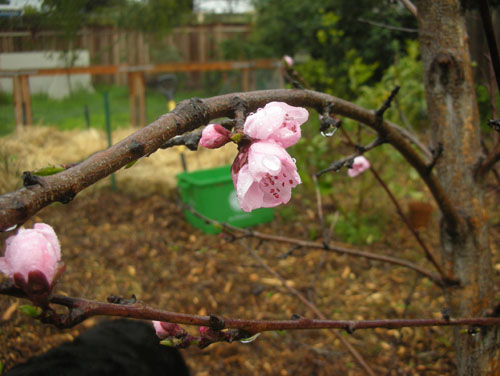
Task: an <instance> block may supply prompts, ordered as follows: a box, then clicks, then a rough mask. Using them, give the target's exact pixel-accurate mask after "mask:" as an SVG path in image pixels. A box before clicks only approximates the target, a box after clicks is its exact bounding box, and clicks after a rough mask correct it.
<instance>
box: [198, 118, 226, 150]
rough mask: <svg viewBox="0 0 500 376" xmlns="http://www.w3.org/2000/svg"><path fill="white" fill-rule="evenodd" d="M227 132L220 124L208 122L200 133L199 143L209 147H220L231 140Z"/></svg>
mask: <svg viewBox="0 0 500 376" xmlns="http://www.w3.org/2000/svg"><path fill="white" fill-rule="evenodd" d="M229 133H231V132H229V131H228V130H227V129H226V128H224V127H223V126H222V125H220V124H208V125H207V126H206V127H205V129H203V132H202V134H201V139H200V145H201V146H203V147H206V148H209V149H216V148H220V147H221V146H222V145H225V144H227V143H228V142H229V141H231V139H230V138H229Z"/></svg>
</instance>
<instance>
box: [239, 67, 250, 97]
mask: <svg viewBox="0 0 500 376" xmlns="http://www.w3.org/2000/svg"><path fill="white" fill-rule="evenodd" d="M249 72H250V69H249V68H243V69H242V70H241V91H243V92H245V91H248V76H249V74H248V73H249Z"/></svg>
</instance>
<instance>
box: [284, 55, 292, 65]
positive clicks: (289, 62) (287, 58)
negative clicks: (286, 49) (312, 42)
mask: <svg viewBox="0 0 500 376" xmlns="http://www.w3.org/2000/svg"><path fill="white" fill-rule="evenodd" d="M283 60H284V61H285V63H286V64H287V65H288V66H289V67H293V59H292V57H291V56H288V55H285V56H283Z"/></svg>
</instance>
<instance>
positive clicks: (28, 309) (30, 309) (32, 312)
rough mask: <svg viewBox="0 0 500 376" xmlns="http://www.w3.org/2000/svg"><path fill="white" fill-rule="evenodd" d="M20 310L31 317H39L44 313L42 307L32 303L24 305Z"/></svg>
mask: <svg viewBox="0 0 500 376" xmlns="http://www.w3.org/2000/svg"><path fill="white" fill-rule="evenodd" d="M19 310H20V311H21V312H22V313H24V314H25V315H28V316H30V317H35V318H36V317H39V316H40V315H41V314H42V309H41V308H40V307H35V306H32V305H30V304H26V305H22V306H20V307H19Z"/></svg>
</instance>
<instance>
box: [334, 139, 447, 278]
mask: <svg viewBox="0 0 500 376" xmlns="http://www.w3.org/2000/svg"><path fill="white" fill-rule="evenodd" d="M342 134H343V136H344V137H345V138H346V139H347V142H348V143H349V144H350V145H351V146H353V147H355V144H354V142H353V140H352V139H351V136H349V134H348V133H347V132H346V131H345V130H344V129H342ZM437 158H439V157H438V156H436V158H435V159H437ZM370 171H371V173H372V174H373V176H374V177H375V179H376V180H377V181H378V183H379V184H380V185H381V186H382V188H383V189H384V191H385V193H386V194H387V196H388V197H389V199H390V200H391V202H392V203H393V204H394V206H395V207H396V211H397V213H398V214H399V216H400V217H401V219H402V220H403V223H404V224H405V225H406V227H407V228H408V229H409V230H410V232H411V233H412V235H413V236H414V238H415V240H416V241H417V243H418V244H419V245H420V247H421V248H422V250H423V251H424V254H425V256H426V257H427V259H428V260H429V261H430V262H431V264H432V265H433V266H434V267H435V268H436V270H437V272H438V273H439V275H440V276H441V278H442V279H443V280H444V281H450V282H451V281H453V279H452V278H450V277H448V276H447V275H446V273H445V272H444V271H443V269H442V268H441V266H440V265H439V263H438V262H437V261H436V259H435V257H434V256H433V254H432V253H431V251H430V250H429V248H428V247H427V245H426V244H425V242H424V241H423V239H422V238H421V237H420V234H419V233H418V231H416V230H415V229H414V228H413V226H412V225H411V223H410V221H409V220H408V218H407V217H406V215H405V214H404V212H403V209H402V208H401V205H400V204H399V202H398V200H397V199H396V197H395V196H394V194H393V193H392V192H391V190H390V189H389V186H388V185H387V184H386V183H385V181H384V180H383V179H382V178H381V177H380V175H379V174H378V173H377V171H376V170H375V168H374V167H373V166H370ZM429 173H430V172H429Z"/></svg>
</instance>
